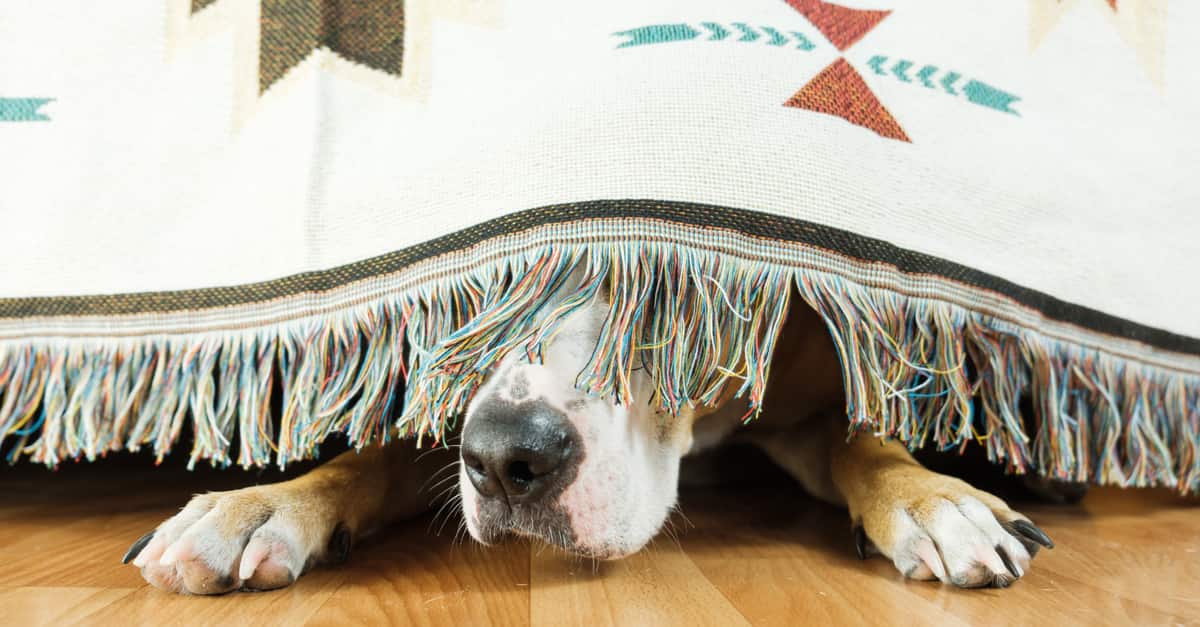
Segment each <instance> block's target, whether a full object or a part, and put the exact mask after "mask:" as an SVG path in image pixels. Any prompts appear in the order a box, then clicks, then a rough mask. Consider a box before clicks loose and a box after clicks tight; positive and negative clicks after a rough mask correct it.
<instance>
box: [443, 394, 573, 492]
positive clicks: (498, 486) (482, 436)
mask: <svg viewBox="0 0 1200 627" xmlns="http://www.w3.org/2000/svg"><path fill="white" fill-rule="evenodd" d="M573 433H574V428H573V427H572V426H571V423H570V422H569V421H568V420H567V417H566V416H565V415H564V414H563V413H562V412H561V411H558V410H556V409H554V408H553V407H550V406H549V405H546V404H545V403H542V402H539V401H533V402H526V403H520V404H511V403H504V402H502V401H497V402H494V403H487V404H485V405H484V406H482V407H481V408H480V411H479V412H478V413H477V414H476V415H475V416H474V417H473V418H472V419H471V420H470V421H469V422H468V423H467V426H466V428H465V429H464V430H463V440H462V462H463V466H464V469H465V471H466V474H467V477H468V478H469V479H470V481H471V485H473V486H475V489H476V491H478V492H479V494H480V496H482V497H484V498H492V499H504V500H507V501H508V503H509V504H510V505H516V504H520V503H525V502H533V501H536V500H537V499H540V498H542V497H543V496H545V494H546V493H547V491H548V490H549V489H550V488H551V487H553V486H555V485H557V484H559V483H561V481H560V480H561V479H563V477H564V475H565V474H567V472H568V469H569V468H570V467H571V466H572V464H573V463H574V457H575V452H576V450H575V449H576V443H575V442H574V438H573Z"/></svg>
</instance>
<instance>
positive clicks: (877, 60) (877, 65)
mask: <svg viewBox="0 0 1200 627" xmlns="http://www.w3.org/2000/svg"><path fill="white" fill-rule="evenodd" d="M885 61H887V57H885V56H883V55H878V54H877V55H875V56H873V57H871V59H870V60H868V61H867V65H869V66H871V69H872V70H875V73H876V74H878V75H880V76H887V72H886V71H884V69H883V63H884V62H885Z"/></svg>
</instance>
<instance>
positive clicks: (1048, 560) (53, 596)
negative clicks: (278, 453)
mask: <svg viewBox="0 0 1200 627" xmlns="http://www.w3.org/2000/svg"><path fill="white" fill-rule="evenodd" d="M168 466H169V465H168ZM277 479H278V474H277V473H274V472H267V473H264V474H261V475H256V474H252V473H242V472H240V471H236V472H234V471H227V472H224V473H218V472H215V471H211V470H208V471H197V472H196V473H192V474H189V473H186V472H181V471H178V470H175V469H172V468H169V467H167V466H164V467H163V468H159V469H153V470H152V469H147V468H130V467H129V463H128V462H125V463H122V464H119V465H114V464H112V463H107V464H106V463H100V464H93V465H87V464H82V465H78V466H70V467H66V468H63V469H61V470H59V471H57V472H53V473H52V472H48V471H44V470H40V469H37V468H30V467H17V468H3V469H0V495H2V496H0V623H3V624H11V625H23V626H24V625H48V624H54V625H60V624H69V623H88V624H113V625H139V624H161V625H166V624H171V625H176V624H197V625H199V624H214V625H217V624H219V625H231V624H286V625H299V624H318V625H319V624H335V623H363V624H386V623H391V624H413V625H487V624H495V625H528V624H536V625H569V624H577V625H603V624H617V625H688V626H691V627H694V626H697V625H709V624H715V625H745V624H752V625H803V624H837V625H847V624H871V625H881V624H902V625H917V624H937V625H943V624H944V625H953V624H964V625H965V624H971V625H985V624H1004V625H1014V624H1016V625H1020V624H1030V625H1053V626H1055V627H1059V626H1062V625H1076V624H1079V625H1100V624H1138V625H1149V624H1197V625H1200V507H1198V506H1197V504H1196V502H1195V501H1190V502H1185V501H1183V500H1182V499H1179V498H1177V497H1175V496H1173V495H1171V494H1168V493H1164V492H1157V491H1130V492H1123V491H1119V490H1093V492H1092V493H1091V494H1090V495H1089V496H1088V497H1087V498H1086V499H1085V501H1084V502H1083V504H1082V505H1079V506H1066V507H1062V506H1060V507H1054V506H1047V505H1035V506H1028V507H1023V508H1022V509H1023V510H1024V511H1025V512H1026V513H1028V514H1029V515H1031V516H1032V517H1033V518H1034V520H1035V521H1037V523H1038V524H1039V525H1041V526H1042V528H1043V529H1045V530H1046V531H1047V532H1048V533H1049V534H1050V535H1051V536H1052V537H1053V538H1054V539H1055V541H1056V542H1057V543H1058V548H1057V549H1055V550H1053V551H1044V552H1043V553H1042V554H1041V555H1040V556H1039V557H1038V558H1037V560H1036V561H1035V565H1034V568H1033V570H1032V573H1031V574H1030V575H1029V576H1027V577H1026V578H1025V579H1023V580H1022V581H1020V582H1019V583H1017V584H1016V585H1015V586H1013V587H1012V588H1009V589H1007V590H974V591H962V590H955V589H952V588H948V587H945V586H942V585H939V584H932V583H916V582H906V581H904V580H903V579H902V578H901V577H900V576H899V575H898V574H897V573H896V572H895V570H894V569H893V568H892V566H891V564H890V563H888V562H887V561H885V560H884V559H882V558H875V559H871V560H868V561H866V562H860V561H858V560H857V559H855V558H854V551H853V549H852V545H851V539H850V533H849V530H848V525H847V524H846V522H845V519H844V514H843V513H842V512H840V511H838V510H836V509H834V508H831V507H827V506H825V505H821V504H819V503H816V502H814V501H812V500H810V499H808V498H807V497H805V496H804V495H803V494H802V493H801V492H800V491H799V489H798V488H795V487H792V486H789V485H781V486H776V487H770V488H747V487H738V488H723V489H719V490H715V491H705V492H701V493H685V495H684V498H683V504H684V511H685V512H686V514H687V518H688V519H689V520H688V521H687V522H685V521H684V520H683V519H682V518H678V517H677V518H676V519H675V521H674V524H675V526H676V527H677V528H679V530H680V532H681V533H680V534H679V538H678V541H675V540H672V539H670V538H667V537H665V536H664V537H661V538H659V539H658V540H657V541H656V542H655V544H654V545H653V546H652V547H651V548H650V549H648V550H646V551H644V552H643V553H641V554H639V555H637V556H634V557H632V558H630V559H627V560H624V561H621V562H615V563H601V564H594V563H592V562H590V561H589V562H581V561H577V560H573V559H570V558H567V557H564V556H562V555H560V554H557V553H555V552H553V551H551V550H548V549H543V548H539V547H532V548H531V547H530V546H529V545H527V544H523V543H516V542H514V543H510V544H509V545H506V546H502V547H497V548H491V549H483V548H480V547H478V546H477V545H474V544H471V543H470V542H469V541H466V542H463V541H462V540H461V539H460V541H459V542H458V543H455V542H454V540H453V536H454V533H453V530H454V527H455V523H456V521H455V520H451V521H450V523H449V525H447V527H446V530H445V531H443V532H442V533H441V534H440V535H435V534H434V533H433V532H432V531H430V526H431V525H430V520H429V519H428V518H426V519H424V520H418V521H412V522H409V523H405V524H401V525H398V526H396V527H395V528H392V529H390V530H388V531H387V532H385V533H384V534H383V535H382V536H380V537H378V538H376V539H374V540H370V541H368V542H367V543H365V544H364V545H362V546H360V547H358V548H357V549H356V551H355V552H354V553H353V554H352V556H351V559H350V562H349V563H348V564H346V565H344V566H342V567H339V568H336V569H320V568H318V569H317V570H315V571H313V572H311V573H309V574H308V575H306V576H305V577H303V578H301V579H300V581H299V582H298V583H297V584H296V585H294V586H292V587H291V588H288V589H284V590H280V591H275V592H266V593H237V594H230V595H226V596H222V597H210V598H199V597H191V598H188V597H179V596H172V595H168V594H164V593H162V592H160V591H158V590H156V589H154V588H151V587H149V586H148V585H146V584H145V583H144V582H143V581H142V579H141V577H140V576H139V575H138V572H137V570H136V569H135V568H133V567H132V566H124V565H122V564H121V563H120V558H121V554H122V553H123V552H124V551H125V549H126V548H127V547H128V546H129V544H130V543H131V542H132V541H133V540H134V539H136V538H137V537H138V536H140V535H142V534H143V533H145V532H146V531H148V530H150V529H152V528H153V527H154V526H155V525H156V524H157V523H158V522H159V521H161V520H162V519H163V518H165V517H167V516H169V515H170V514H172V513H173V511H174V510H175V509H177V508H178V507H179V506H181V505H182V504H183V503H184V502H185V501H186V499H187V497H188V495H189V494H191V493H193V492H197V491H204V490H208V489H211V488H220V487H234V486H236V485H244V484H249V483H254V482H255V481H272V480H277ZM433 531H436V526H435V527H434V528H433Z"/></svg>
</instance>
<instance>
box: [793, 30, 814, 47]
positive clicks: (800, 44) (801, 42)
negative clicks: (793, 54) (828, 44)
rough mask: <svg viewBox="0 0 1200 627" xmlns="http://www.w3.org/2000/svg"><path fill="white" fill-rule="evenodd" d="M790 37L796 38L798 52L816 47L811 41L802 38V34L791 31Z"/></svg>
mask: <svg viewBox="0 0 1200 627" xmlns="http://www.w3.org/2000/svg"><path fill="white" fill-rule="evenodd" d="M792 37H795V38H796V48H798V49H800V50H812V49H814V48H816V47H817V45H816V44H814V43H813V42H812V40H810V39H809V38H808V37H805V36H804V33H797V32H796V31H792Z"/></svg>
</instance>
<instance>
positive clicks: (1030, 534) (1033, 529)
mask: <svg viewBox="0 0 1200 627" xmlns="http://www.w3.org/2000/svg"><path fill="white" fill-rule="evenodd" d="M1011 525H1012V527H1013V529H1016V530H1017V531H1018V532H1019V533H1020V534H1021V535H1023V536H1025V537H1026V538H1029V539H1030V540H1032V541H1034V542H1037V543H1038V544H1040V545H1042V546H1044V547H1046V548H1047V549H1053V548H1054V541H1053V540H1051V539H1050V536H1048V535H1046V532H1044V531H1042V530H1041V529H1038V526H1037V525H1035V524H1033V523H1031V522H1029V521H1028V520H1014V521H1012V523H1011Z"/></svg>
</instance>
